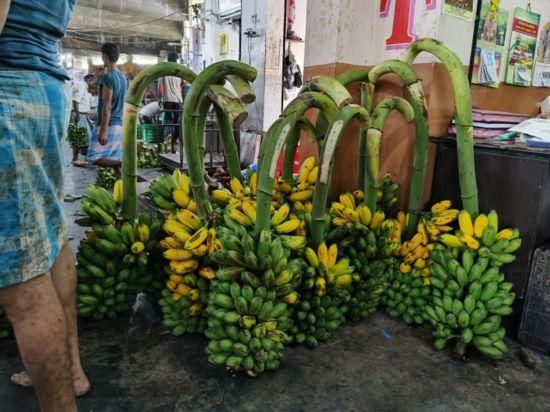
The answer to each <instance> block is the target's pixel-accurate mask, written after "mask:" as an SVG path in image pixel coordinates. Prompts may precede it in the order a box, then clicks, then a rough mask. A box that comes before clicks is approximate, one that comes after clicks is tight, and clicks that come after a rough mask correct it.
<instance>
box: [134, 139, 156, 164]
mask: <svg viewBox="0 0 550 412" xmlns="http://www.w3.org/2000/svg"><path fill="white" fill-rule="evenodd" d="M137 166H138V168H140V169H147V168H152V167H160V161H159V158H158V154H157V149H156V147H154V146H151V145H147V144H143V145H141V147H138V158H137Z"/></svg>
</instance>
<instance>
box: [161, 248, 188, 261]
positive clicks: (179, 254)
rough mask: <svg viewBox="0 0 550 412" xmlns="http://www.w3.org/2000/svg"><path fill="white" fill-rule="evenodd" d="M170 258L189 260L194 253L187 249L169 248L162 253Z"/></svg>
mask: <svg viewBox="0 0 550 412" xmlns="http://www.w3.org/2000/svg"><path fill="white" fill-rule="evenodd" d="M162 256H164V257H165V258H166V259H168V260H187V259H190V258H192V257H193V254H192V253H191V252H189V251H188V250H185V249H168V250H165V251H164V252H163V253H162Z"/></svg>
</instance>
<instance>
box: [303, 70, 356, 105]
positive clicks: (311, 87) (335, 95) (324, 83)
mask: <svg viewBox="0 0 550 412" xmlns="http://www.w3.org/2000/svg"><path fill="white" fill-rule="evenodd" d="M305 92H321V93H325V94H326V95H327V96H329V97H330V98H331V99H332V100H333V101H334V103H336V106H338V109H341V108H342V107H344V106H345V105H347V104H349V103H351V102H352V101H353V99H352V97H351V95H350V94H349V92H348V91H347V89H346V88H345V87H344V86H343V85H342V83H340V82H339V81H337V80H336V79H335V78H333V77H330V76H316V77H313V78H312V79H311V80H308V81H307V82H306V83H305V84H304V85H303V86H302V89H301V90H300V93H299V94H302V93H305Z"/></svg>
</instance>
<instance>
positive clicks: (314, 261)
mask: <svg viewBox="0 0 550 412" xmlns="http://www.w3.org/2000/svg"><path fill="white" fill-rule="evenodd" d="M305 255H306V259H307V261H308V262H309V264H310V265H311V266H312V267H314V268H317V267H318V266H319V259H318V258H317V253H315V251H314V250H313V249H312V248H310V247H308V248H306V251H305Z"/></svg>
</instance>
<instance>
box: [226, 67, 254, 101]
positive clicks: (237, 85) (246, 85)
mask: <svg viewBox="0 0 550 412" xmlns="http://www.w3.org/2000/svg"><path fill="white" fill-rule="evenodd" d="M226 79H227V81H228V82H229V83H230V84H231V86H233V89H235V92H236V93H237V96H239V99H241V102H243V103H244V104H250V103H253V102H254V100H256V95H255V94H254V89H253V88H252V85H251V84H250V82H248V81H247V80H245V79H243V78H242V77H239V76H235V75H232V74H230V75H228V76H226Z"/></svg>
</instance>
